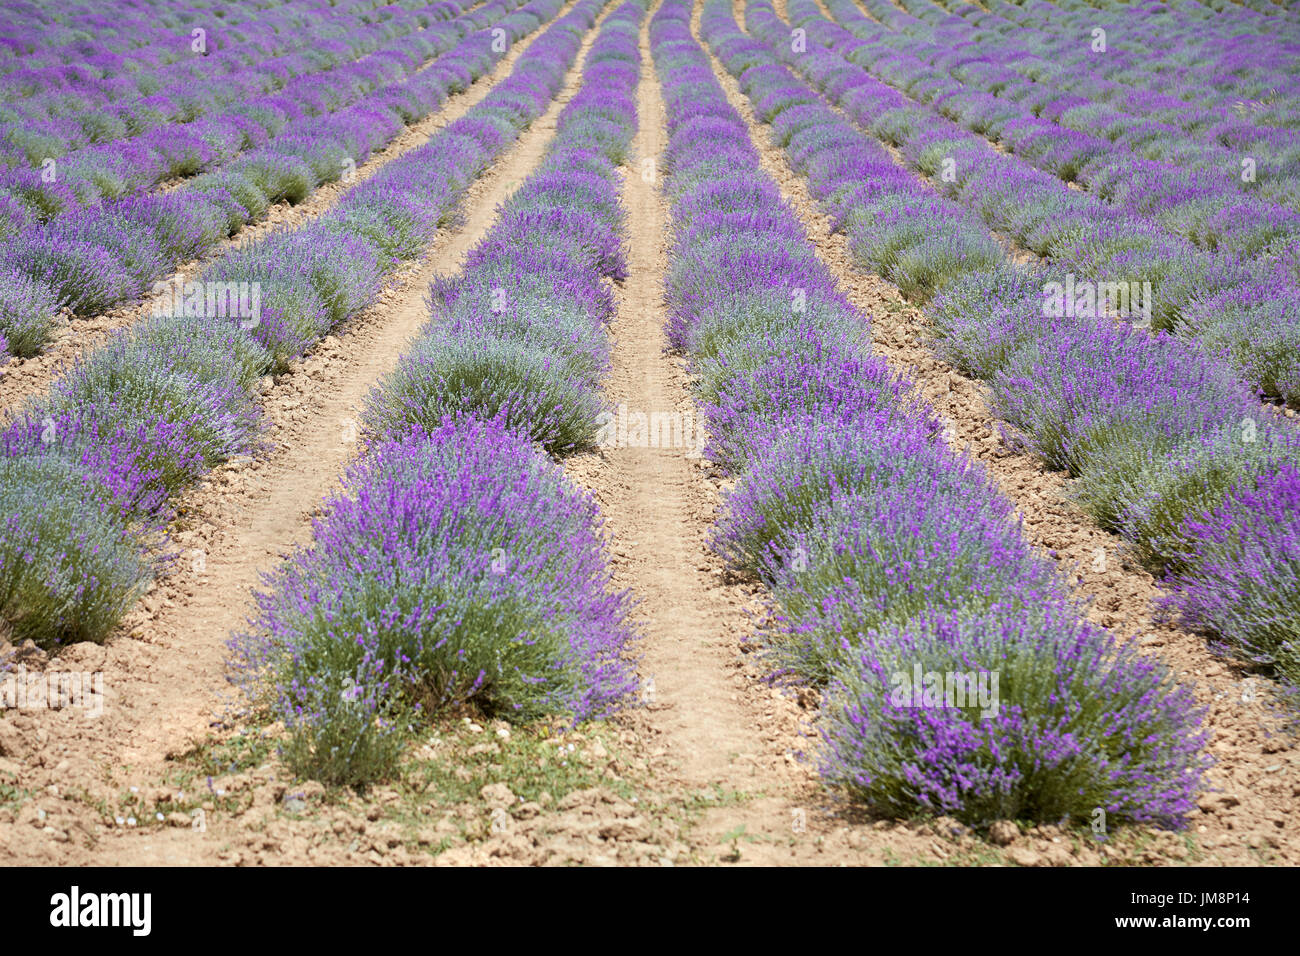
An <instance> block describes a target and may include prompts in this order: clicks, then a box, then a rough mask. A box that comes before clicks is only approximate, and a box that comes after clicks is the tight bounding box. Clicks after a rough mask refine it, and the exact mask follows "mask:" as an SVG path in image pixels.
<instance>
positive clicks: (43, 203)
mask: <svg viewBox="0 0 1300 956" xmlns="http://www.w3.org/2000/svg"><path fill="white" fill-rule="evenodd" d="M517 5H518V4H515V6H517ZM501 13H502V11H501V7H500V5H496V4H494V5H489V6H488V7H485V8H480V9H477V10H475V11H474V12H472V13H469V14H463V15H461V16H459V17H458V18H456V19H455V20H452V21H444V22H438V23H435V24H433V25H432V26H428V27H427V28H426V27H424V26H422V24H423V23H425V22H426V21H428V20H429V17H428V16H427V15H426V16H419V15H412V16H411V18H410V22H409V23H408V24H405V25H404V27H403V29H402V30H400V31H398V30H394V29H393V28H392V27H389V26H386V25H385V26H384V27H380V28H378V29H379V30H380V31H381V32H382V33H383V34H390V33H394V32H397V33H399V35H400V36H401V39H399V40H396V41H394V42H387V43H383V44H380V43H374V44H366V46H375V47H378V49H375V50H374V51H373V52H370V53H368V54H367V55H365V56H363V57H362V58H360V59H352V58H351V57H349V56H347V55H346V54H344V53H336V54H319V53H314V52H313V54H312V56H311V59H312V60H313V61H324V62H320V63H313V64H311V66H312V67H314V68H312V69H308V70H306V71H305V72H298V71H301V70H302V66H301V65H298V70H297V71H296V70H294V69H292V68H290V67H285V66H283V65H281V66H280V68H279V69H276V64H272V65H271V66H269V67H265V66H264V67H263V68H262V69H259V70H249V71H246V72H241V73H235V74H233V75H230V76H222V77H220V78H218V79H215V80H213V81H212V85H213V86H214V88H215V89H214V90H208V89H206V88H199V89H195V88H191V87H190V86H187V87H185V88H183V89H182V90H180V91H174V92H173V93H171V94H162V93H159V94H155V95H153V96H149V97H146V98H144V99H141V100H138V101H135V102H134V103H132V104H130V105H129V106H121V107H108V106H98V107H95V108H92V109H89V110H88V111H87V112H86V113H84V114H82V115H81V116H79V117H74V118H70V119H65V120H59V121H57V123H58V125H60V126H68V127H73V128H75V129H76V130H83V135H82V136H81V138H80V139H78V140H76V142H77V144H78V145H76V146H74V145H72V142H71V139H70V137H74V136H75V134H68V135H66V136H56V135H54V134H53V133H51V132H49V131H48V130H47V129H46V128H45V127H46V126H48V125H49V124H41V123H33V122H32V121H31V120H29V119H27V118H26V117H15V118H14V119H13V120H12V121H11V122H9V123H8V124H4V123H3V121H2V120H0V140H4V141H7V142H8V143H9V144H10V146H11V148H12V150H13V153H12V155H11V156H10V165H11V166H17V167H20V168H17V169H10V170H7V171H5V172H4V173H2V174H0V192H3V193H4V194H6V195H8V196H9V198H10V200H12V202H10V203H9V204H7V205H8V206H9V207H10V208H9V209H8V210H7V214H6V215H5V217H4V218H5V220H7V221H5V222H0V233H3V232H10V231H16V230H17V229H18V228H19V227H20V226H22V225H24V223H23V222H21V221H19V220H18V219H17V218H16V215H17V214H19V213H26V216H27V218H28V220H31V219H36V220H40V221H44V220H47V219H49V218H50V216H51V215H55V214H58V213H61V212H65V211H67V210H70V209H75V208H77V207H79V206H85V205H94V204H96V203H100V202H104V201H106V200H113V199H118V198H120V197H122V196H123V195H125V194H127V193H134V192H138V191H141V190H145V189H149V188H152V187H154V186H156V185H158V184H159V183H161V182H163V181H164V180H167V179H174V178H183V177H188V176H193V175H196V174H197V173H200V172H204V171H208V170H212V169H215V168H216V167H218V166H220V165H221V164H222V163H225V162H227V161H229V160H230V159H231V158H233V157H234V156H236V155H238V154H239V153H241V152H244V151H246V150H250V149H255V148H265V147H267V145H268V140H275V139H281V140H284V141H286V143H288V142H294V141H295V140H296V141H302V140H304V139H305V138H306V137H308V136H309V135H311V134H313V133H315V132H316V130H317V128H318V127H320V126H322V125H324V126H326V127H327V128H326V130H325V131H324V132H325V134H326V135H329V132H330V131H329V129H328V125H329V124H328V123H327V122H326V123H323V122H322V120H323V118H325V117H329V116H330V115H331V114H337V113H339V112H340V111H341V110H344V108H345V107H348V106H350V105H352V104H354V103H356V102H358V101H359V100H361V99H362V98H364V97H366V96H368V95H369V94H372V93H374V92H375V91H376V90H379V89H386V90H388V91H389V93H390V95H391V94H393V93H395V92H396V91H397V90H399V89H401V84H403V83H404V82H408V81H409V80H410V77H411V74H413V73H415V72H416V71H417V70H419V69H420V68H421V67H422V66H424V65H425V64H427V63H428V62H429V61H430V60H431V59H432V58H434V57H436V56H438V55H439V54H442V53H445V52H447V50H449V49H450V48H451V47H453V46H454V45H455V44H456V42H457V41H458V40H460V39H461V38H462V37H463V36H465V35H466V34H468V33H470V32H472V31H473V30H475V29H482V28H484V27H487V26H489V25H490V24H491V21H492V20H493V19H495V18H496V17H499V16H500V15H501ZM297 58H298V59H306V57H304V56H298V57H297ZM295 72H297V75H296V76H295V75H294V74H295ZM291 77H292V78H291ZM443 80H444V82H445V81H446V77H444V78H443ZM217 91H220V92H219V94H218V92H217ZM410 98H411V97H410V96H409V95H408V96H407V97H406V98H403V97H401V96H393V97H392V99H391V102H392V104H393V105H396V106H398V107H399V109H400V108H401V107H402V106H404V105H407V103H406V101H407V100H409V99H410ZM381 102H382V101H381ZM372 105H373V104H372ZM336 121H337V120H336ZM6 125H7V128H6ZM69 150H71V151H69ZM282 151H292V150H285V149H282ZM297 152H299V153H301V152H302V147H301V146H300V147H299V150H298V151H297ZM0 161H2V159H0ZM336 175H337V173H336Z"/></svg>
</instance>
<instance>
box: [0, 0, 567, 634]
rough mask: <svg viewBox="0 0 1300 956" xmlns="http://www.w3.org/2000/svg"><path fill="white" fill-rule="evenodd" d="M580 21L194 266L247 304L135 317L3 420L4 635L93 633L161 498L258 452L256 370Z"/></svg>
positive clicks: (469, 178) (345, 311) (414, 247)
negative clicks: (385, 157)
mask: <svg viewBox="0 0 1300 956" xmlns="http://www.w3.org/2000/svg"><path fill="white" fill-rule="evenodd" d="M562 5H563V0H532V2H531V3H529V4H528V5H527V6H525V7H524V8H523V10H522V11H521V13H522V14H523V16H524V18H525V20H526V21H527V23H528V24H529V28H528V31H530V29H531V28H535V25H537V24H539V23H542V22H546V21H548V20H550V19H552V18H553V17H555V16H556V14H557V13H558V12H559V10H560V8H561V7H562ZM588 19H589V18H588ZM583 22H585V21H583V20H582V18H578V19H574V18H569V19H566V20H565V21H564V23H563V26H560V25H557V26H556V27H553V28H552V29H551V30H550V31H548V33H547V34H545V35H544V38H545V37H549V39H547V40H546V42H544V43H543V42H542V39H541V38H539V39H538V40H537V41H536V42H535V43H534V45H533V46H531V47H530V48H529V49H528V50H526V51H525V53H524V54H523V56H521V58H520V60H519V62H518V64H517V65H516V67H515V70H514V72H513V73H512V74H511V77H510V79H509V80H508V81H507V82H506V83H504V84H502V85H501V86H499V87H497V88H494V89H493V90H492V91H491V92H490V93H489V94H488V95H487V96H486V97H485V98H484V100H483V101H482V102H481V103H480V104H479V105H478V106H476V107H475V108H474V109H472V110H471V111H469V113H467V114H466V115H465V116H464V117H462V118H461V119H459V120H457V121H456V122H454V123H451V124H449V125H448V126H446V127H444V128H443V129H442V130H440V131H439V132H438V133H437V134H436V135H435V136H433V137H432V138H431V139H430V140H429V142H428V143H426V144H425V145H424V146H422V147H420V148H418V149H416V150H413V151H411V152H410V153H408V154H406V155H405V156H403V157H402V158H401V159H400V160H397V161H395V162H393V163H391V164H390V165H389V166H387V167H386V168H385V169H384V170H383V172H382V173H380V174H379V175H377V176H375V177H373V178H372V179H370V180H368V181H367V182H365V183H363V184H360V185H358V186H357V187H355V188H353V189H352V190H350V191H349V192H348V193H347V194H346V195H345V197H344V198H343V200H342V201H341V202H340V203H339V204H338V206H337V207H336V208H335V209H334V210H332V211H331V213H330V214H329V215H327V216H326V217H324V218H323V219H322V220H320V221H319V222H317V223H314V224H312V225H310V226H308V227H305V228H302V229H299V230H297V231H282V232H278V233H275V234H272V235H271V236H269V237H267V238H265V239H263V240H261V241H259V242H257V243H255V244H250V245H246V246H244V247H243V248H241V249H240V250H238V251H237V252H235V253H233V254H232V255H230V256H228V257H226V258H225V259H223V260H220V261H218V262H216V263H214V264H213V265H212V266H210V267H209V268H208V269H207V270H206V271H205V273H204V274H203V275H202V276H201V277H200V287H201V288H211V287H213V286H215V285H224V284H225V283H227V282H230V283H234V284H235V286H236V287H239V286H240V285H241V284H242V285H243V286H244V288H245V289H246V290H259V293H260V300H261V302H260V309H259V310H258V312H257V314H255V315H252V316H250V317H248V318H244V317H242V316H240V315H238V314H236V315H235V316H232V317H223V316H218V315H217V314H215V313H213V312H211V311H210V310H208V309H206V308H203V307H200V308H197V309H195V310H189V309H185V308H180V309H174V310H170V311H169V313H168V314H162V315H158V316H155V317H153V318H151V319H148V320H146V321H145V322H143V323H141V324H140V325H138V326H136V327H134V328H132V329H129V330H126V331H123V332H121V333H118V334H117V335H116V336H114V337H113V338H112V339H110V340H109V342H108V343H106V344H105V345H104V346H102V347H100V348H98V349H96V350H94V351H92V352H90V353H89V354H87V355H85V356H83V357H82V358H81V359H79V360H78V362H77V363H76V364H75V365H74V366H73V367H72V368H71V369H70V370H69V371H68V373H67V374H65V375H64V376H62V377H61V378H60V379H58V380H57V381H56V382H55V383H54V385H53V386H52V387H51V390H50V393H49V394H48V395H46V396H43V397H40V398H36V399H32V400H31V401H29V402H28V404H27V405H26V406H25V407H24V408H23V409H22V410H21V411H20V412H19V413H18V414H17V415H16V416H15V417H14V418H13V420H11V421H10V422H8V423H7V424H6V425H5V427H4V429H3V431H2V432H0V528H2V533H0V615H3V617H4V618H5V620H6V621H8V622H9V624H10V625H11V626H12V628H13V630H14V633H15V634H16V635H17V636H18V637H19V638H31V639H33V640H35V641H36V642H37V643H38V644H40V645H41V646H44V647H51V648H52V647H57V646H59V645H62V644H68V643H75V642H77V641H102V640H103V639H104V638H105V637H106V636H107V635H108V634H109V632H110V631H111V630H112V628H113V627H114V626H115V625H116V623H117V622H118V621H119V620H120V618H121V616H122V615H123V614H124V613H125V612H126V610H127V609H129V608H130V606H131V605H132V604H133V603H134V602H135V600H136V599H137V598H138V597H139V595H140V593H141V592H142V591H143V590H144V589H145V588H147V587H148V586H149V583H150V581H151V580H152V579H153V577H154V576H155V574H156V572H157V571H158V561H159V559H158V557H157V555H158V554H160V553H162V552H163V551H164V550H165V542H164V541H162V540H161V533H160V529H161V528H162V527H163V526H164V525H165V523H166V521H167V519H168V502H169V501H170V500H171V498H172V496H174V495H175V494H176V493H177V492H179V491H181V490H182V489H184V488H185V487H187V486H189V485H190V484H192V483H193V482H194V481H195V480H197V479H198V478H199V477H200V476H202V475H203V474H205V473H206V472H207V471H208V470H209V469H211V468H212V467H214V466H215V465H216V464H218V463H219V462H222V461H224V460H226V459H229V458H230V457H232V456H236V455H240V454H247V453H250V452H254V451H256V450H257V448H258V444H259V432H260V420H261V414H260V407H259V405H258V404H257V400H256V398H255V394H256V392H255V386H256V384H257V382H258V380H259V378H260V377H261V376H264V375H266V374H267V373H268V372H271V371H274V370H276V369H277V368H283V367H284V366H285V364H286V363H287V362H288V360H289V359H290V358H292V357H294V356H296V355H301V354H302V353H303V351H305V350H306V349H307V348H308V347H310V345H312V344H313V343H315V342H316V341H318V340H319V339H320V338H321V337H322V336H324V335H325V334H326V333H327V332H328V331H329V329H331V328H333V327H335V326H337V325H338V324H339V323H340V322H342V321H344V320H345V319H347V318H349V317H350V316H352V315H354V314H355V313H357V312H358V311H359V310H360V309H362V308H364V307H365V306H366V305H368V304H369V303H371V302H372V301H374V299H375V297H376V295H377V293H378V291H379V287H380V283H381V280H382V278H383V276H384V274H385V273H386V272H387V271H389V270H390V269H391V268H392V267H393V266H394V265H396V264H397V263H398V262H400V261H402V260H408V259H412V258H414V257H416V256H418V255H419V254H420V253H421V251H422V250H423V249H424V248H425V247H426V246H427V245H428V243H429V242H430V241H431V240H432V239H433V237H434V235H435V233H436V231H437V230H438V228H439V227H440V226H441V225H443V224H444V223H446V222H447V221H448V219H449V218H450V217H451V216H452V214H453V213H454V211H455V209H456V207H457V206H458V204H459V202H460V200H461V198H462V197H463V196H464V194H465V191H466V190H467V189H468V188H469V186H470V184H471V183H472V182H473V181H474V179H475V178H477V177H478V176H479V175H480V174H481V173H482V172H483V171H484V170H485V169H486V168H487V167H488V166H489V165H490V164H491V162H492V161H493V160H494V159H495V158H496V157H498V156H500V155H501V154H502V153H503V152H504V151H505V150H506V148H507V147H508V146H509V144H510V143H511V142H512V141H513V140H514V139H515V138H516V137H517V136H518V134H519V132H520V131H521V130H522V129H523V128H525V127H526V126H528V125H529V124H530V123H531V122H532V121H533V120H534V119H535V118H536V117H537V115H538V114H539V113H540V111H541V109H540V108H539V105H538V96H539V95H540V94H538V92H537V91H538V90H549V89H550V87H551V85H553V83H554V76H555V74H556V72H557V71H559V72H560V73H561V74H562V73H563V69H564V67H565V61H564V55H563V54H564V51H565V50H566V49H567V46H566V44H567V43H568V42H569V41H568V40H567V39H565V38H566V37H569V38H571V37H572V34H573V32H574V31H575V30H578V29H580V28H581V26H582V23H583ZM528 31H526V32H528ZM557 51H558V52H557ZM246 297H247V296H246ZM197 304H198V305H200V306H202V305H203V304H204V303H197Z"/></svg>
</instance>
